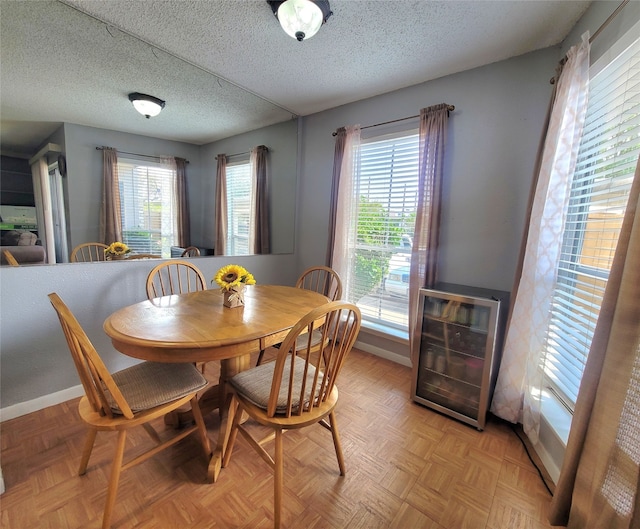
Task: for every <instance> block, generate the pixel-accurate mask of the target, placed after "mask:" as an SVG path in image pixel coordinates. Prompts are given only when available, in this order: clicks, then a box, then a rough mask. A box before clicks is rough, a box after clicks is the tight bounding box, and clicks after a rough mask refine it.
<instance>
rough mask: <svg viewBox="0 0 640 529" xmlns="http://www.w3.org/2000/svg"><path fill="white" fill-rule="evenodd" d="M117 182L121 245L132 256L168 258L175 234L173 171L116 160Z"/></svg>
mask: <svg viewBox="0 0 640 529" xmlns="http://www.w3.org/2000/svg"><path fill="white" fill-rule="evenodd" d="M118 181H119V185H120V208H121V212H122V239H123V241H122V242H124V243H125V244H126V245H127V246H129V248H131V250H132V251H134V252H136V253H148V254H154V255H161V256H162V257H171V246H174V245H175V244H176V239H177V231H178V225H177V223H178V215H177V204H176V171H175V169H171V168H170V167H169V166H167V165H164V164H160V163H154V162H144V163H142V162H137V161H135V160H130V159H123V158H119V159H118Z"/></svg>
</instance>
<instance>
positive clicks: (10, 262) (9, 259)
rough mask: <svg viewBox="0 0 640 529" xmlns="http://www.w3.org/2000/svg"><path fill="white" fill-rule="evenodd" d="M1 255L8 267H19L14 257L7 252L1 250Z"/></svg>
mask: <svg viewBox="0 0 640 529" xmlns="http://www.w3.org/2000/svg"><path fill="white" fill-rule="evenodd" d="M2 254H3V255H4V258H5V260H6V261H7V264H8V265H11V266H20V263H19V262H18V260H17V259H16V258H15V257H14V255H13V254H12V253H11V252H10V251H9V250H2Z"/></svg>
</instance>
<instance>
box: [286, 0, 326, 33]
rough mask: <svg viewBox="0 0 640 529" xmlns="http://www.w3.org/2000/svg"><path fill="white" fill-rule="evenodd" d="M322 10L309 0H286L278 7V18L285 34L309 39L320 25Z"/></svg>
mask: <svg viewBox="0 0 640 529" xmlns="http://www.w3.org/2000/svg"><path fill="white" fill-rule="evenodd" d="M322 18H323V17H322V10H321V9H320V8H319V7H318V6H317V5H316V4H315V3H313V2H311V0H287V1H286V2H283V3H282V4H281V5H280V7H279V8H278V20H279V21H280V25H281V26H282V29H284V31H285V33H286V34H287V35H290V36H291V37H293V38H294V39H298V40H299V41H301V40H304V39H310V38H311V37H313V36H314V35H315V34H316V33H318V30H319V29H320V26H322Z"/></svg>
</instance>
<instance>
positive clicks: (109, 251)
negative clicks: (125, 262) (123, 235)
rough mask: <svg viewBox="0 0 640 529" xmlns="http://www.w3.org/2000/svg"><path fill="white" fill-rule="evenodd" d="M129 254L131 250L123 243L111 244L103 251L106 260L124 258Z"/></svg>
mask: <svg viewBox="0 0 640 529" xmlns="http://www.w3.org/2000/svg"><path fill="white" fill-rule="evenodd" d="M129 252H131V249H130V248H129V247H128V246H127V245H126V244H125V243H123V242H113V243H111V244H110V245H109V246H107V247H106V248H105V249H104V255H105V257H106V258H107V259H110V258H113V257H116V258H118V257H124V256H125V255H126V254H128V253H129Z"/></svg>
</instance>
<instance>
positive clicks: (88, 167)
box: [64, 123, 203, 249]
mask: <svg viewBox="0 0 640 529" xmlns="http://www.w3.org/2000/svg"><path fill="white" fill-rule="evenodd" d="M64 136H65V153H66V156H67V175H68V176H67V179H66V181H67V194H68V197H66V198H68V202H67V208H68V212H69V214H68V216H67V224H68V232H69V235H70V240H69V248H70V249H72V248H74V247H75V246H77V245H78V244H81V243H85V242H90V241H99V240H100V236H99V235H100V206H101V203H102V151H99V150H96V147H97V146H107V147H113V148H115V149H117V150H119V151H124V152H132V153H141V154H146V155H149V156H177V157H179V158H185V159H187V160H189V165H188V166H187V186H188V190H189V203H190V206H191V222H192V223H194V222H196V220H197V219H200V218H201V217H202V208H203V200H202V198H201V197H202V193H201V192H200V186H201V183H200V182H201V180H202V173H203V171H202V168H201V165H200V148H199V147H198V146H197V145H190V144H188V143H182V142H177V141H169V140H160V139H156V138H150V137H147V136H139V135H137V134H127V133H125V132H117V131H114V130H106V129H97V128H93V127H84V126H82V125H74V124H71V123H65V125H64ZM196 242H197V241H196Z"/></svg>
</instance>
